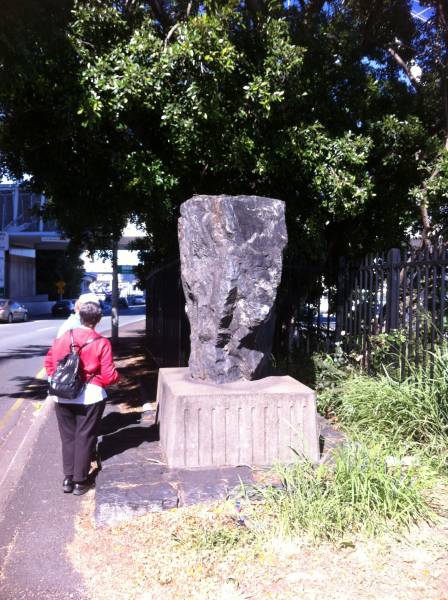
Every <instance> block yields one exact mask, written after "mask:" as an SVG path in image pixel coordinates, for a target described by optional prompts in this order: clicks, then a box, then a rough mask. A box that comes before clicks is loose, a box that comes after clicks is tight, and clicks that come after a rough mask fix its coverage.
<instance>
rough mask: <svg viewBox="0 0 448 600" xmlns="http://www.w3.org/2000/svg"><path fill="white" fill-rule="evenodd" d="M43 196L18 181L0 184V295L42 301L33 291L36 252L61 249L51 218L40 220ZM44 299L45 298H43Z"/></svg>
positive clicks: (61, 243)
mask: <svg viewBox="0 0 448 600" xmlns="http://www.w3.org/2000/svg"><path fill="white" fill-rule="evenodd" d="M44 204H45V197H44V196H43V195H41V194H33V193H32V192H29V191H27V190H26V189H24V188H23V187H21V186H19V185H18V184H0V297H2V296H3V297H11V298H15V299H17V300H21V301H24V302H26V301H29V302H36V301H39V300H42V301H43V300H45V298H40V297H39V296H38V295H37V293H36V252H38V251H39V250H40V249H42V250H48V249H53V250H64V249H65V248H66V247H67V244H68V240H66V239H64V238H63V237H62V236H61V234H60V232H59V231H58V228H57V225H56V222H55V221H44V220H43V219H42V217H41V214H40V213H41V209H42V208H43V206H44ZM47 299H48V298H47Z"/></svg>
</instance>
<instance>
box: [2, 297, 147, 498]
mask: <svg viewBox="0 0 448 600" xmlns="http://www.w3.org/2000/svg"><path fill="white" fill-rule="evenodd" d="M144 313H145V307H144V306H138V307H132V308H128V309H123V310H122V311H121V312H120V315H119V321H120V326H125V325H127V324H130V323H133V322H136V321H140V320H142V319H144ZM63 321H64V319H52V318H48V319H39V320H35V321H28V322H26V323H11V324H9V323H1V324H0V500H1V496H2V494H1V492H2V486H3V483H4V481H5V480H6V478H7V477H8V476H9V475H10V474H11V469H12V468H13V467H14V457H15V455H16V453H17V451H18V449H19V448H20V445H21V444H22V443H23V442H24V440H25V438H26V435H27V432H28V430H29V428H30V426H31V423H32V422H33V420H34V419H35V418H36V416H37V414H38V413H39V410H40V409H41V408H42V404H43V401H44V400H45V397H46V379H45V374H44V371H43V360H44V356H45V354H46V353H47V351H48V348H49V346H50V345H51V342H52V340H53V339H54V337H55V335H56V332H57V330H58V328H59V326H60V325H61V323H62V322H63ZM110 328H111V319H110V317H103V318H102V320H101V322H100V323H99V324H98V326H97V331H99V332H106V334H107V333H108V332H109V331H110ZM0 505H1V502H0ZM0 508H1V506H0Z"/></svg>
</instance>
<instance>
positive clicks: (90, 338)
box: [45, 302, 119, 496]
mask: <svg viewBox="0 0 448 600" xmlns="http://www.w3.org/2000/svg"><path fill="white" fill-rule="evenodd" d="M101 316H102V313H101V307H100V306H99V304H97V303H96V302H86V303H84V304H82V306H81V307H80V309H79V318H80V321H81V326H80V327H79V328H76V329H71V330H70V331H67V332H66V333H65V334H64V335H63V336H62V337H60V338H56V339H55V340H54V342H53V345H52V347H51V348H50V350H49V351H48V354H47V356H46V357H45V369H46V371H47V375H48V376H49V377H50V378H51V376H52V375H53V373H54V372H55V370H56V367H57V366H58V362H59V361H60V360H61V359H62V358H64V357H65V356H66V355H67V354H68V353H69V352H70V345H71V338H72V337H73V343H74V346H75V349H76V351H77V352H79V359H80V363H81V367H82V371H83V379H84V381H85V386H84V388H83V389H82V391H81V392H80V394H79V395H78V396H77V397H76V398H75V399H73V400H67V399H64V398H60V397H58V396H53V399H54V401H55V403H56V404H55V407H56V417H57V420H58V426H59V433H60V436H61V442H62V463H63V470H64V481H63V484H62V489H63V491H64V492H65V493H71V492H73V494H75V495H76V496H81V495H82V494H85V493H86V492H87V491H88V490H89V489H90V488H91V487H92V485H93V482H92V481H90V480H89V478H88V475H89V470H90V461H91V458H92V455H93V452H94V449H95V446H96V440H97V435H98V427H99V423H100V421H101V417H102V415H103V411H104V407H105V404H106V400H105V399H106V397H107V394H106V390H105V389H104V388H105V386H107V385H111V384H113V383H116V382H117V381H118V379H119V374H118V372H117V370H116V368H115V365H114V362H113V359H112V348H111V344H110V342H109V340H108V339H106V338H104V337H102V336H101V335H100V334H99V333H97V332H96V331H95V326H96V325H97V323H98V322H99V320H100V319H101Z"/></svg>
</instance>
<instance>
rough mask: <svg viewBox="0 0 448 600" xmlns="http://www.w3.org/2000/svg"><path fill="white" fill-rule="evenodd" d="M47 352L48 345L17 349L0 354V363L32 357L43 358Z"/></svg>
mask: <svg viewBox="0 0 448 600" xmlns="http://www.w3.org/2000/svg"><path fill="white" fill-rule="evenodd" d="M47 352H48V345H45V346H38V345H31V346H26V347H25V348H17V349H15V350H11V351H9V352H1V353H0V362H1V361H3V360H5V361H6V360H14V359H20V358H33V357H34V356H45V355H46V353H47Z"/></svg>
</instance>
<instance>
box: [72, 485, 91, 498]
mask: <svg viewBox="0 0 448 600" xmlns="http://www.w3.org/2000/svg"><path fill="white" fill-rule="evenodd" d="M93 487H94V483H93V481H83V482H81V483H75V487H74V489H73V495H74V496H82V495H83V494H85V493H86V492H88V491H89V490H91V489H92V488H93Z"/></svg>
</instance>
